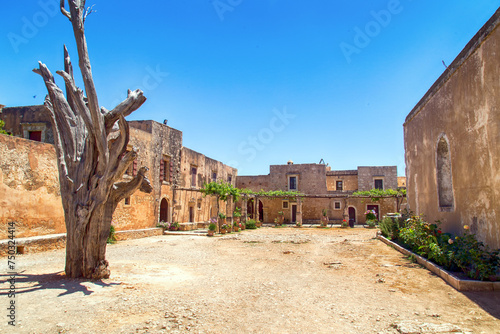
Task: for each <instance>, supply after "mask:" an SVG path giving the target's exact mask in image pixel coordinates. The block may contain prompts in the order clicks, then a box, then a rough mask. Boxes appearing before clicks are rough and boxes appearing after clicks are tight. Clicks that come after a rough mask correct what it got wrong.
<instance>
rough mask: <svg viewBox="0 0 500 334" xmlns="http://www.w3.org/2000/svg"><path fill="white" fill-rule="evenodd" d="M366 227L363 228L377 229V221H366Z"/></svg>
mask: <svg viewBox="0 0 500 334" xmlns="http://www.w3.org/2000/svg"><path fill="white" fill-rule="evenodd" d="M366 225H367V226H365V227H367V228H375V227H377V221H376V220H373V219H370V220H367V221H366Z"/></svg>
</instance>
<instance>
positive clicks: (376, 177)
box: [373, 175, 385, 190]
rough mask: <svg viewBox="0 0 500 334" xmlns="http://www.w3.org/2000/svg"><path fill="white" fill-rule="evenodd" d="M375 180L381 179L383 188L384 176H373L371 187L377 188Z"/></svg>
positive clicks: (383, 187)
mask: <svg viewBox="0 0 500 334" xmlns="http://www.w3.org/2000/svg"><path fill="white" fill-rule="evenodd" d="M375 181H382V189H381V190H384V189H385V177H384V176H382V175H377V176H373V189H378V188H376V187H375Z"/></svg>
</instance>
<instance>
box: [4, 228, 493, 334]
mask: <svg viewBox="0 0 500 334" xmlns="http://www.w3.org/2000/svg"><path fill="white" fill-rule="evenodd" d="M375 235H376V230H373V229H363V228H354V229H340V228H332V229H317V228H302V229H296V228H261V229H258V230H246V231H243V232H240V233H232V234H229V235H225V236H218V237H214V238H208V237H205V236H197V235H192V236H190V235H182V236H180V235H179V236H174V235H164V236H155V237H150V238H143V239H135V240H126V241H120V242H118V243H117V244H114V245H109V246H108V252H107V258H108V260H109V262H110V267H111V278H110V279H106V280H102V281H97V282H86V281H84V280H71V279H67V278H65V277H64V275H63V270H64V261H65V251H64V250H62V249H61V250H54V251H49V252H42V253H33V254H25V255H18V257H17V259H16V263H17V266H18V268H19V272H20V276H19V277H18V281H17V283H16V284H17V289H18V291H17V292H18V294H17V303H16V306H17V312H18V313H17V319H18V321H19V322H18V326H16V328H15V333H488V334H489V333H499V332H500V320H499V319H500V294H499V293H498V292H495V293H491V292H489V293H478V292H476V293H470V292H467V293H460V292H457V291H456V290H454V289H453V288H452V287H451V286H449V285H447V284H446V283H445V282H444V281H443V280H442V279H440V278H439V277H437V276H435V275H433V274H432V273H430V272H429V271H428V270H426V269H424V268H423V267H421V266H419V265H418V264H415V263H412V262H411V261H410V260H409V259H407V258H406V257H404V256H403V255H401V254H400V253H398V252H397V251H396V250H394V249H392V248H390V247H388V246H386V245H385V244H384V243H382V242H381V241H379V240H377V239H375ZM2 289H5V287H4V286H3V287H2ZM0 326H2V327H1V328H0V332H3V333H4V332H5V333H9V332H12V331H11V330H12V328H8V326H7V322H6V321H4V322H2V323H1V325H0Z"/></svg>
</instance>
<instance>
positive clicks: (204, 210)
mask: <svg viewBox="0 0 500 334" xmlns="http://www.w3.org/2000/svg"><path fill="white" fill-rule="evenodd" d="M181 152H182V153H181V163H180V174H179V189H177V190H176V191H175V193H176V194H175V201H174V202H175V203H176V204H175V206H174V213H173V215H174V216H173V218H172V219H173V220H174V221H178V222H189V221H190V218H192V220H193V222H208V220H209V219H210V218H213V217H216V216H217V200H216V198H215V197H213V196H206V197H205V196H203V195H202V194H201V193H200V192H199V189H200V188H202V187H203V185H204V184H205V183H210V182H212V181H213V176H214V175H213V174H214V173H215V180H216V181H224V182H227V183H231V184H232V185H233V186H235V185H236V180H237V176H238V170H237V169H235V168H232V167H230V166H227V165H225V164H223V163H222V162H220V161H217V160H214V159H211V158H209V157H206V156H205V155H203V154H201V153H199V152H196V151H193V150H191V149H189V148H186V147H183V148H182V151H181ZM192 168H195V169H196V176H195V183H194V185H193V184H192V177H193V176H192V174H191V171H192ZM229 181H230V182H229ZM233 208H234V205H233V203H232V201H228V202H227V203H225V202H222V201H220V203H219V210H220V212H223V213H225V214H226V215H227V216H228V217H231V216H232V212H233ZM190 210H191V212H192V217H190Z"/></svg>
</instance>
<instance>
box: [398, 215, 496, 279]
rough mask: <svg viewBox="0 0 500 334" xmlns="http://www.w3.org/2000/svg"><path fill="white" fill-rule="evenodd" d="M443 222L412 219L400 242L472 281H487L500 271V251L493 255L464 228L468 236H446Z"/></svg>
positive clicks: (401, 230) (405, 228)
mask: <svg viewBox="0 0 500 334" xmlns="http://www.w3.org/2000/svg"><path fill="white" fill-rule="evenodd" d="M439 224H440V222H439V221H437V222H436V224H430V223H427V222H425V221H424V220H423V219H422V218H421V217H419V216H414V217H412V218H410V219H409V220H408V222H407V224H406V227H403V228H401V229H400V231H399V238H400V239H399V240H400V241H401V242H402V243H404V244H405V245H406V247H407V248H409V249H411V250H412V251H413V252H415V253H417V254H418V255H420V256H423V257H425V258H427V259H429V260H431V261H433V262H435V263H437V264H438V265H441V266H443V267H445V268H446V269H449V270H461V271H462V272H464V273H465V274H466V275H467V276H468V277H470V278H473V279H479V280H487V279H492V278H493V277H495V275H496V273H497V271H498V270H499V268H500V257H499V253H500V250H496V251H493V252H490V251H489V250H488V249H487V248H486V247H485V246H484V244H483V243H482V242H480V241H478V240H477V239H476V236H475V235H474V234H471V233H470V232H469V227H468V226H467V225H465V226H464V234H463V235H462V236H457V237H455V238H454V239H453V238H452V236H451V235H450V234H449V233H442V231H441V229H440V228H439Z"/></svg>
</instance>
